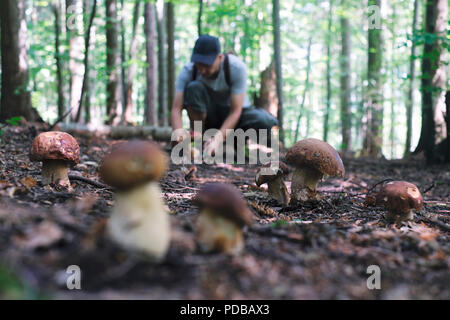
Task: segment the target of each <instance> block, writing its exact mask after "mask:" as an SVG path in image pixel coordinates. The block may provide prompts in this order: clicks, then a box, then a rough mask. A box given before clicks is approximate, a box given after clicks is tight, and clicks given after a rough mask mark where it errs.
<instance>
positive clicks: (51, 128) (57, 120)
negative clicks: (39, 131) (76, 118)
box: [48, 108, 72, 131]
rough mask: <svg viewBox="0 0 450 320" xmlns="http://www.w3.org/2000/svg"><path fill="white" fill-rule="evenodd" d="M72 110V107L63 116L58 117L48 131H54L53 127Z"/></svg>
mask: <svg viewBox="0 0 450 320" xmlns="http://www.w3.org/2000/svg"><path fill="white" fill-rule="evenodd" d="M71 111H72V108H70V109H69V110H68V111H67V112H66V113H65V114H63V115H62V116H61V117H59V118H58V119H56V121H55V122H54V123H53V124H52V125H51V126H50V128H49V129H48V131H52V130H53V128H54V127H55V126H56V125H57V124H58V123H60V122H61V121H62V120H64V118H66V117H67V116H68V115H69V114H70V112H71Z"/></svg>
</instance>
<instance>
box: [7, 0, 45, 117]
mask: <svg viewBox="0 0 450 320" xmlns="http://www.w3.org/2000/svg"><path fill="white" fill-rule="evenodd" d="M0 20H1V21H0V24H1V53H2V89H1V100H0V121H2V122H3V121H5V120H7V119H9V118H11V117H20V116H23V117H24V118H25V119H26V120H31V121H34V120H40V117H39V114H38V113H37V111H36V110H35V109H33V107H32V105H31V97H30V92H29V90H28V81H29V74H28V55H27V49H28V43H27V24H26V20H25V1H24V0H2V1H0Z"/></svg>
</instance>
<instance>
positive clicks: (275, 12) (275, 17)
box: [272, 0, 284, 145]
mask: <svg viewBox="0 0 450 320" xmlns="http://www.w3.org/2000/svg"><path fill="white" fill-rule="evenodd" d="M272 5H273V8H272V23H273V44H274V46H273V47H274V61H275V73H276V77H277V96H278V127H279V137H280V142H281V144H282V145H284V130H283V76H282V73H281V64H282V62H281V35H280V1H279V0H273V1H272Z"/></svg>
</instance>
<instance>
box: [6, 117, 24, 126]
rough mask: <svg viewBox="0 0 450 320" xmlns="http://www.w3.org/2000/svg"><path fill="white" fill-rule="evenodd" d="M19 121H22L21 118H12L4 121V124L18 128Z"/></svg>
mask: <svg viewBox="0 0 450 320" xmlns="http://www.w3.org/2000/svg"><path fill="white" fill-rule="evenodd" d="M21 120H22V118H21V117H12V118H10V119H7V120H5V122H6V123H8V124H10V125H12V126H18V125H19V123H20V121H21Z"/></svg>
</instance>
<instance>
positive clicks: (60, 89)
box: [53, 0, 65, 118]
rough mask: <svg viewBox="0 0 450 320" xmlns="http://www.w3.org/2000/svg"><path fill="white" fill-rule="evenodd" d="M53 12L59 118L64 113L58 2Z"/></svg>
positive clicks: (57, 0)
mask: <svg viewBox="0 0 450 320" xmlns="http://www.w3.org/2000/svg"><path fill="white" fill-rule="evenodd" d="M53 12H54V14H55V63H56V78H57V84H56V87H57V90H58V118H60V117H62V116H63V115H64V112H65V107H64V82H63V81H64V80H63V66H62V62H61V52H60V50H59V47H60V45H61V40H60V35H61V34H62V31H61V30H62V28H61V2H60V0H55V4H54V5H53Z"/></svg>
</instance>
